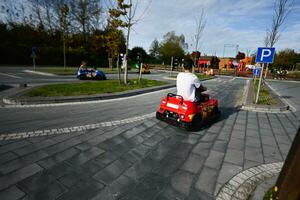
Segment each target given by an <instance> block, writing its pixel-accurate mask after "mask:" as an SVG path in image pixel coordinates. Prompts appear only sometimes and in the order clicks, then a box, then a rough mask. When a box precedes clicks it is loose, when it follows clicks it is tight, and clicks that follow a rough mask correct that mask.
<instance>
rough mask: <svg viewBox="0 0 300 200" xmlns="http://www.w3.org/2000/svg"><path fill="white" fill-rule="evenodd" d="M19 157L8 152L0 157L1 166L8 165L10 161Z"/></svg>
mask: <svg viewBox="0 0 300 200" xmlns="http://www.w3.org/2000/svg"><path fill="white" fill-rule="evenodd" d="M17 157H18V156H17V155H16V154H14V153H12V152H6V153H3V154H1V155H0V165H1V164H3V163H6V162H8V161H11V160H13V159H15V158H17Z"/></svg>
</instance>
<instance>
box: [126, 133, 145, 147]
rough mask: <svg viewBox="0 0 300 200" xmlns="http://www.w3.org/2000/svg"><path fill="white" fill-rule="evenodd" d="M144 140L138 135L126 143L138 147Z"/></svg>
mask: <svg viewBox="0 0 300 200" xmlns="http://www.w3.org/2000/svg"><path fill="white" fill-rule="evenodd" d="M144 140H145V139H144V138H143V137H142V136H140V135H136V136H134V137H132V138H130V139H129V140H128V141H129V142H130V143H131V144H132V145H139V144H141V143H142V142H144Z"/></svg>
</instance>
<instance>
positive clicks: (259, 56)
mask: <svg viewBox="0 0 300 200" xmlns="http://www.w3.org/2000/svg"><path fill="white" fill-rule="evenodd" d="M274 56H275V48H269V47H258V49H257V53H256V60H255V61H256V62H257V63H273V61H274Z"/></svg>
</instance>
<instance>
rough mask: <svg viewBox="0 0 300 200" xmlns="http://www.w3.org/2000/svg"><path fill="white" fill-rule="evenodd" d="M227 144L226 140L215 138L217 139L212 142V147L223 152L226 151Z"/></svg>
mask: <svg viewBox="0 0 300 200" xmlns="http://www.w3.org/2000/svg"><path fill="white" fill-rule="evenodd" d="M227 144H228V142H227V141H223V140H217V141H216V142H215V143H214V145H213V148H212V149H213V150H215V151H219V152H223V153H225V152H226V149H227Z"/></svg>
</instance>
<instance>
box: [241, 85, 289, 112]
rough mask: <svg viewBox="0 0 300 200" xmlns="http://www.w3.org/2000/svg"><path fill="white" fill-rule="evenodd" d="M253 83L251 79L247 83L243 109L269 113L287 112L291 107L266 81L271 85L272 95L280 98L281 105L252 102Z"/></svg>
mask: <svg viewBox="0 0 300 200" xmlns="http://www.w3.org/2000/svg"><path fill="white" fill-rule="evenodd" d="M251 85H252V83H251V82H250V81H249V84H247V89H246V90H247V93H245V97H244V98H245V99H244V102H243V105H242V107H241V109H242V110H248V111H255V112H268V113H282V112H287V111H288V110H289V108H290V106H289V105H286V103H284V102H283V100H282V99H281V98H280V96H279V95H277V94H276V93H275V92H274V90H273V89H272V88H270V87H269V85H268V84H267V83H266V85H267V86H268V87H269V90H270V92H271V95H273V96H274V97H276V98H277V99H278V100H279V105H275V106H269V105H256V104H253V103H252V95H251V93H252V92H253V91H252V88H251Z"/></svg>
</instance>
